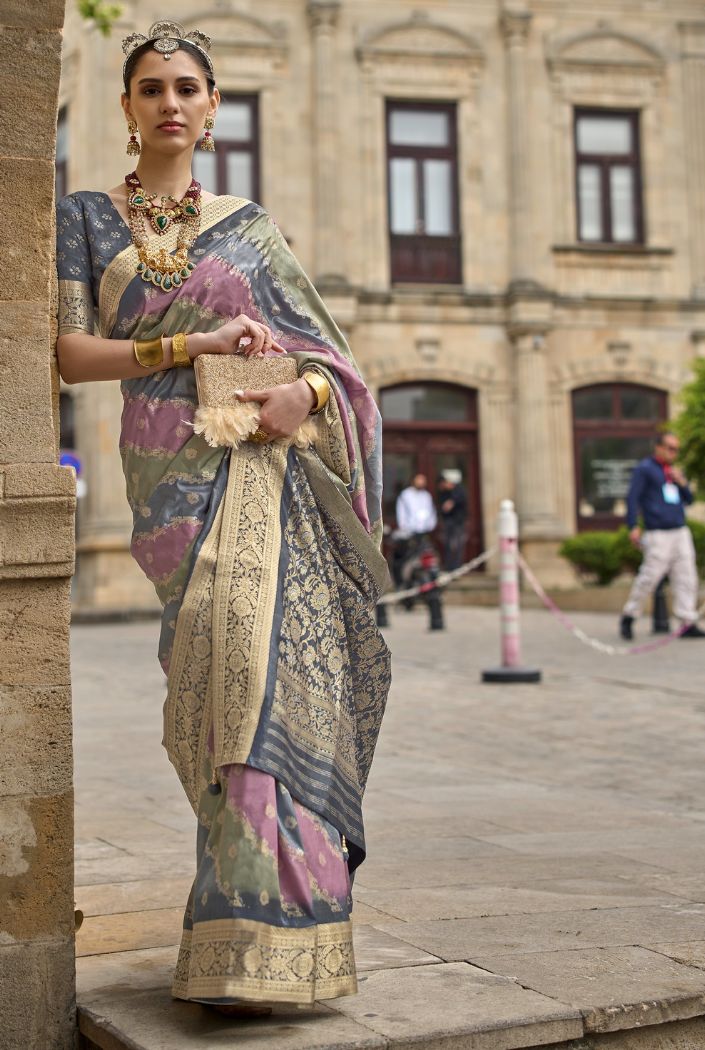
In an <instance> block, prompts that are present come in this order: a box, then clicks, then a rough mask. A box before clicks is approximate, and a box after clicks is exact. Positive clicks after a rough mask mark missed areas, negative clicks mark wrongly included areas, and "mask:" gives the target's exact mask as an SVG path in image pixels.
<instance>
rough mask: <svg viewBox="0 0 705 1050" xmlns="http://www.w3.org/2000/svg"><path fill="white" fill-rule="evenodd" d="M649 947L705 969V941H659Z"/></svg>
mask: <svg viewBox="0 0 705 1050" xmlns="http://www.w3.org/2000/svg"><path fill="white" fill-rule="evenodd" d="M647 947H648V948H650V949H651V951H654V952H659V953H660V954H661V955H667V956H668V957H669V959H675V961H676V962H679V963H684V964H685V965H686V966H697V967H698V968H699V969H701V970H705V941H682V942H669V941H659V942H658V943H657V944H649V945H647ZM703 1045H705V1044H703Z"/></svg>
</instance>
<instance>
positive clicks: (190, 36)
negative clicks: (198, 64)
mask: <svg viewBox="0 0 705 1050" xmlns="http://www.w3.org/2000/svg"><path fill="white" fill-rule="evenodd" d="M151 41H154V50H155V51H158V52H159V54H160V55H162V57H163V58H164V59H166V60H167V61H168V60H169V59H170V58H171V56H172V55H173V54H174V52H175V51H178V50H179V45H180V44H181V42H182V41H186V42H187V43H189V44H193V46H194V47H197V48H198V50H199V51H200V52H201V54H202V55H203V57H204V58H205V60H206V62H207V63H208V68H209V69H210V71H211V73H212V72H213V63H212V62H211V57H210V55H209V54H208V52H209V51H210V48H211V38H210V37H209V36H206V34H205V33H201V32H200V31H199V30H198V29H194V30H192V31H191V32H190V33H187V32H186V28H185V26H182V24H181V22H155V23H154V25H152V26H150V27H149V36H145V35H144V33H130V35H129V36H126V37H125V39H124V40H123V42H122V50H123V52H124V54H125V62H124V64H123V67H122V72H123V76H124V74H125V67H126V66H127V60H128V58H129V57H130V55H131V54H132V52H133V51H135V50H136V49H137V48H138V47H142V45H143V44H148V43H150V42H151Z"/></svg>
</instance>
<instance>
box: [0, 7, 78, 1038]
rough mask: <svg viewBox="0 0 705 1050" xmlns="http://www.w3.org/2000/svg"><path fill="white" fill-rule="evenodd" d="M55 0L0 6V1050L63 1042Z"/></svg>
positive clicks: (69, 950) (69, 955)
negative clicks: (0, 84) (0, 98)
mask: <svg viewBox="0 0 705 1050" xmlns="http://www.w3.org/2000/svg"><path fill="white" fill-rule="evenodd" d="M63 20H64V0H43V2H42V3H41V4H16V3H5V4H2V5H0V61H2V64H3V67H4V69H6V70H9V71H10V74H9V75H8V76H6V78H5V82H4V102H5V119H4V121H3V122H2V125H1V126H0V182H1V184H2V187H3V220H4V221H3V222H2V224H0V260H1V262H0V270H1V278H2V279H0V370H1V375H2V379H0V725H1V726H2V733H1V734H0V840H2V844H1V845H0V1046H2V1047H3V1050H70V1048H72V1047H73V1046H74V1045H75V1004H74V996H75V981H74V974H75V968H74V905H73V790H72V784H71V774H72V753H71V681H70V669H69V613H70V610H69V593H70V576H71V573H72V571H73V513H74V505H75V499H74V491H75V482H74V477H73V473H72V472H71V471H70V470H69V468H67V467H60V466H58V465H57V452H58V419H57V411H56V409H57V404H56V402H57V396H56V395H57V391H58V380H57V374H56V363H55V361H53V359H52V343H53V341H54V337H55V335H56V332H55V324H54V321H53V318H54V312H55V311H54V305H53V301H52V300H53V287H54V236H55V231H54V207H53V204H54V201H53V190H54V141H55V135H56V113H57V96H58V89H59V71H60V61H61V28H62V24H63Z"/></svg>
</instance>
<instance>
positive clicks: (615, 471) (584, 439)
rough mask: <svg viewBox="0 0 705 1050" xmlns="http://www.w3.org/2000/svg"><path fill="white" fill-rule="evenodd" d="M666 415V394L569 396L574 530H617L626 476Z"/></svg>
mask: <svg viewBox="0 0 705 1050" xmlns="http://www.w3.org/2000/svg"><path fill="white" fill-rule="evenodd" d="M666 413H667V395H666V392H665V391H663V390H655V389H654V388H653V387H648V386H637V385H635V384H634V383H599V384H596V385H595V386H586V387H582V388H581V389H579V390H574V391H573V440H574V447H575V489H576V496H577V524H578V529H579V530H581V531H585V530H587V529H612V528H616V527H617V526H618V525H620V524H622V522H623V520H624V515H625V514H626V496H627V490H628V488H629V479H630V477H631V473H632V470H633V468H634V465H635V464H636V463H637V462H638V461H639V460H640V459H643V458H644V456H648V455H649V452H650V451H651V449H652V447H653V438H654V434H655V433H656V431H657V430H658V427H659V425H660V424H661V423H663V422H664V421H665V420H666V418H667V416H666Z"/></svg>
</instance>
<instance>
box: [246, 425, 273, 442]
mask: <svg viewBox="0 0 705 1050" xmlns="http://www.w3.org/2000/svg"><path fill="white" fill-rule="evenodd" d="M250 441H254V442H255V444H256V445H266V444H267V442H268V441H269V434H268V433H267V431H266V430H262V427H257V429H256V430H254V431H253V432H252V433H251V434H250Z"/></svg>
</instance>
